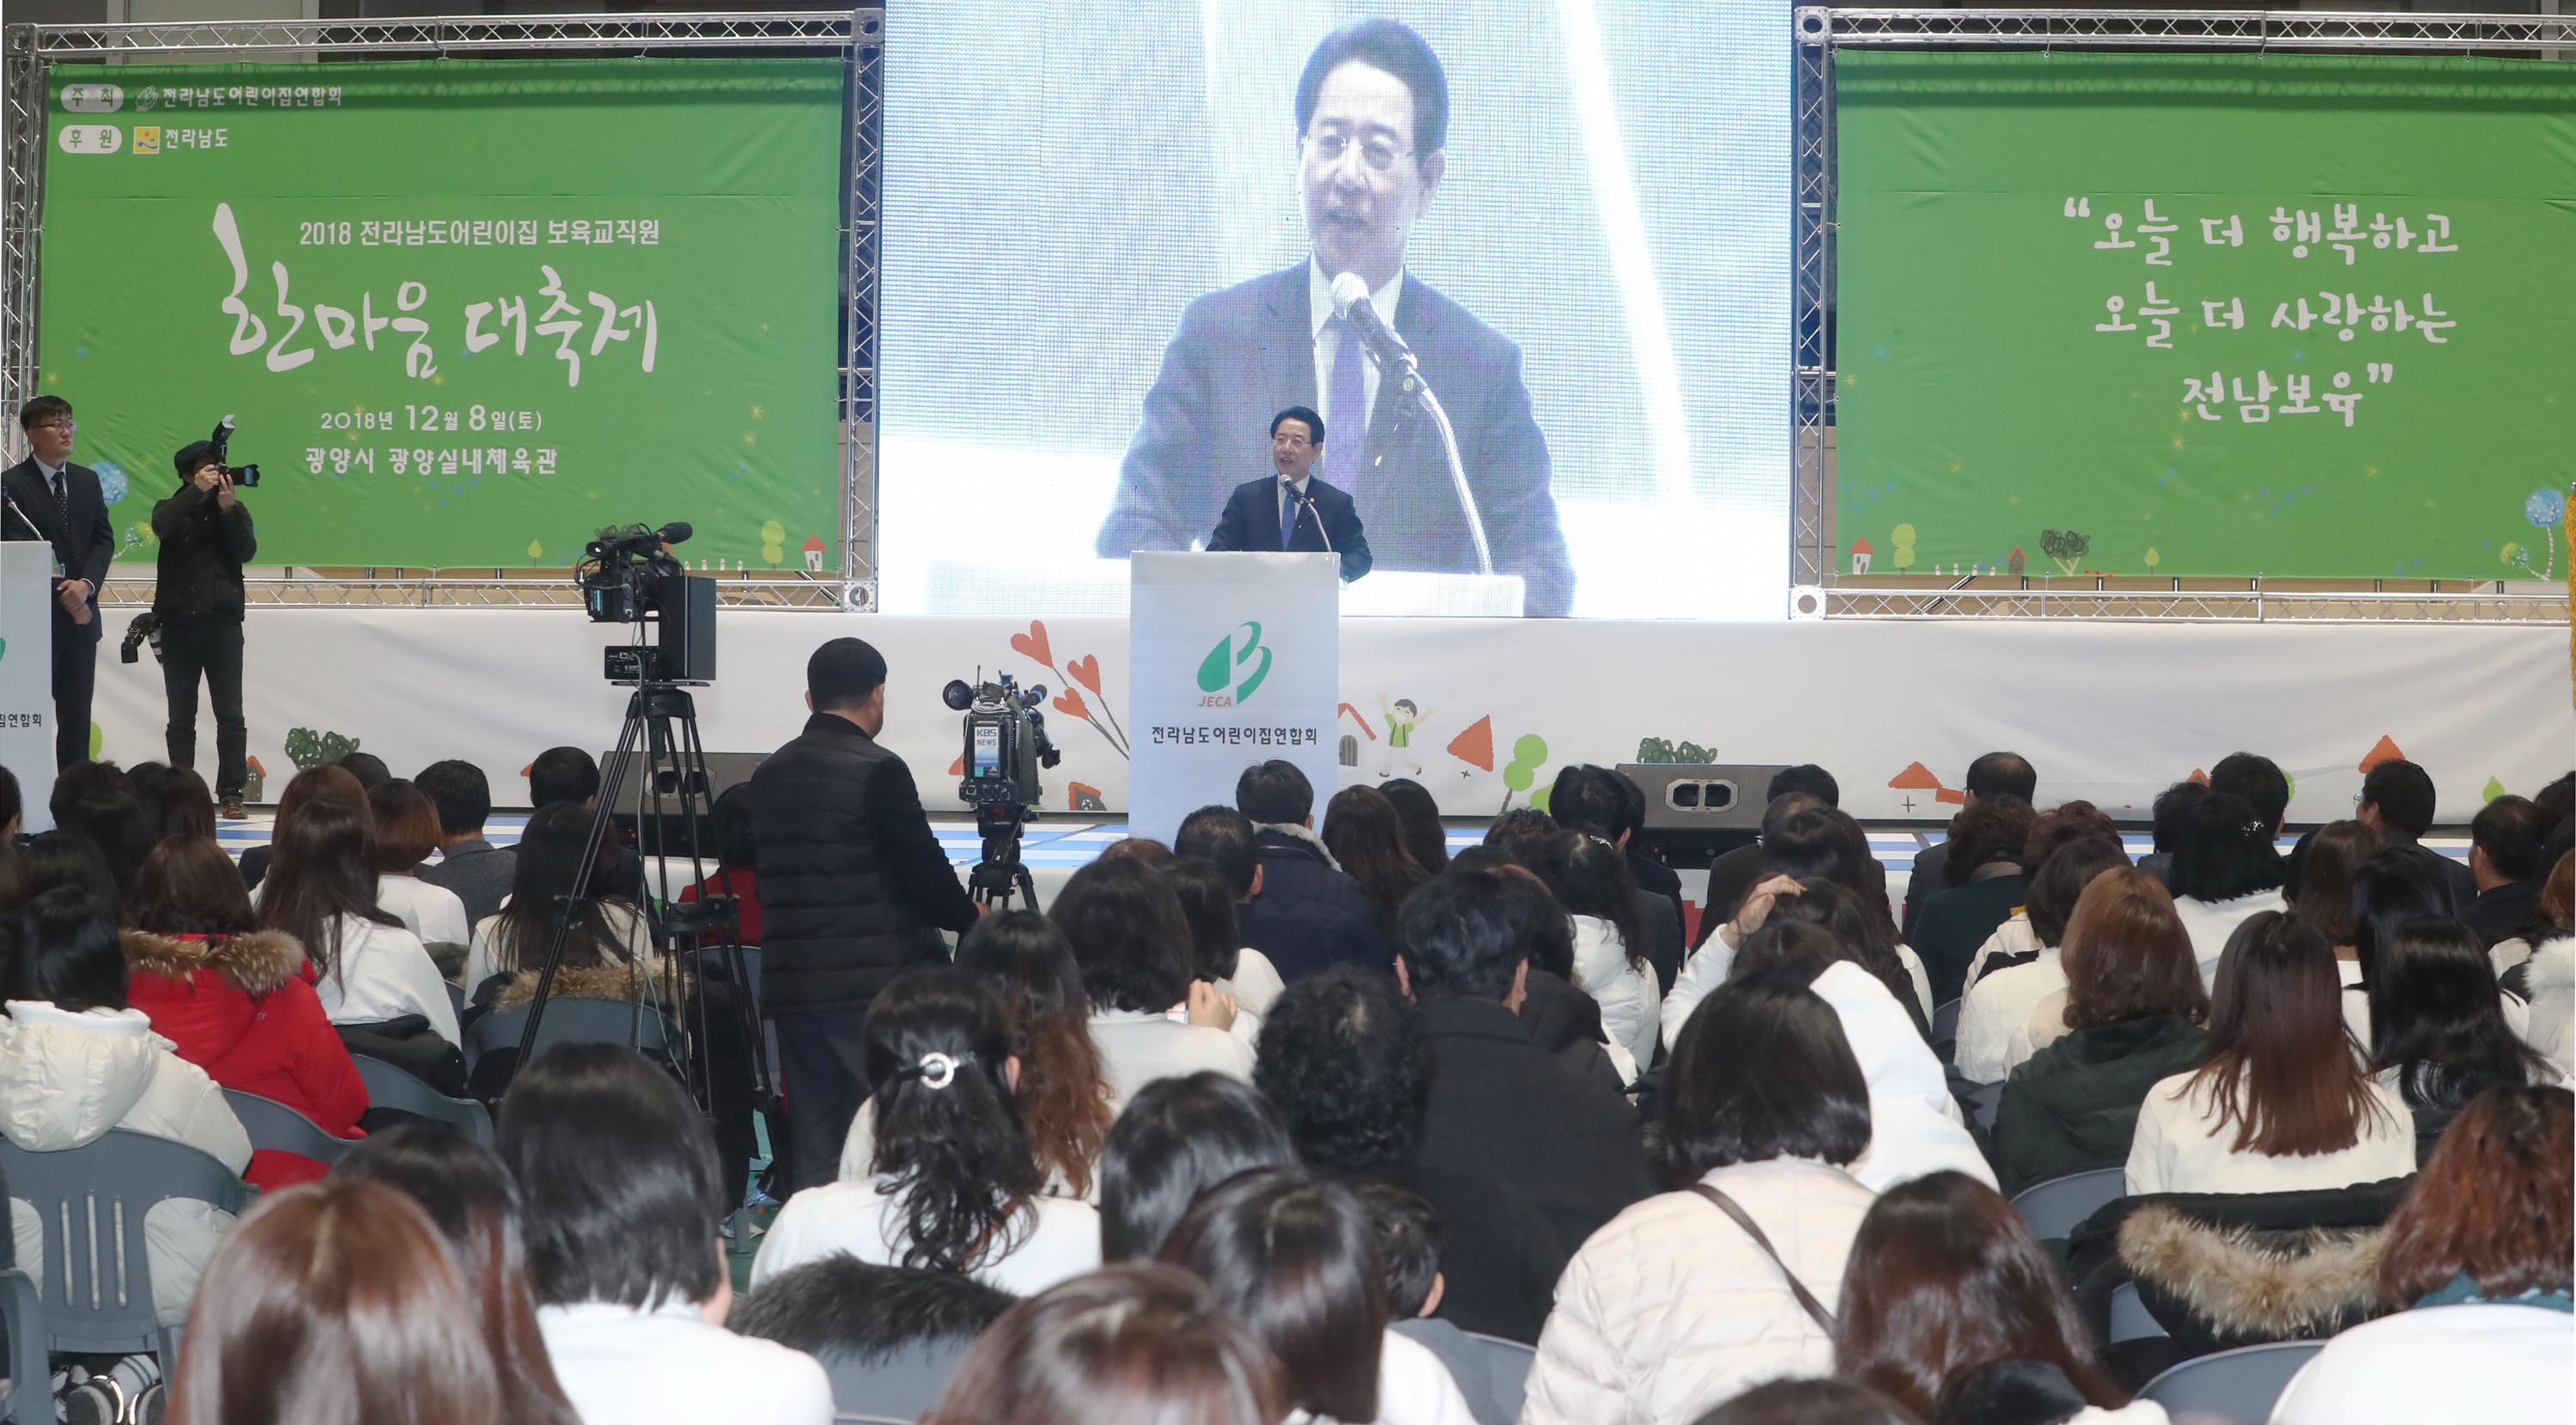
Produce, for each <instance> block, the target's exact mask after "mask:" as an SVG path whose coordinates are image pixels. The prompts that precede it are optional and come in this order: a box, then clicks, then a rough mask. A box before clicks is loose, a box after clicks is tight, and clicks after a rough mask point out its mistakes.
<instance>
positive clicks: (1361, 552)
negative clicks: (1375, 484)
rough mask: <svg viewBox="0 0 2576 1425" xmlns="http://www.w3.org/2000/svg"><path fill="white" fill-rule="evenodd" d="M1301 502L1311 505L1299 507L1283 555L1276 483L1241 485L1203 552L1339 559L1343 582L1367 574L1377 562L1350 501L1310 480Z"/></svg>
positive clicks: (1265, 480)
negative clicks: (1335, 556) (1334, 556)
mask: <svg viewBox="0 0 2576 1425" xmlns="http://www.w3.org/2000/svg"><path fill="white" fill-rule="evenodd" d="M1306 498H1307V499H1309V500H1311V501H1313V502H1314V503H1313V504H1312V505H1311V506H1305V505H1301V506H1299V507H1298V510H1297V529H1296V537H1295V538H1294V539H1291V540H1290V541H1288V544H1287V547H1286V548H1285V549H1282V548H1281V547H1280V544H1279V482H1278V480H1276V479H1273V478H1268V477H1265V478H1263V479H1259V480H1246V481H1244V482H1243V483H1242V484H1240V485H1237V486H1235V487H1234V493H1233V494H1232V495H1230V496H1228V497H1226V502H1225V513H1224V514H1222V515H1219V516H1217V521H1216V532H1215V533H1213V534H1211V535H1209V536H1208V542H1207V547H1208V548H1210V549H1212V550H1235V549H1240V550H1248V551H1251V552H1253V553H1256V554H1278V553H1286V554H1324V553H1332V554H1338V555H1340V556H1341V557H1342V577H1343V578H1344V579H1356V578H1358V577H1360V576H1361V575H1362V574H1365V573H1367V572H1368V571H1369V566H1370V565H1371V564H1374V563H1376V562H1377V561H1376V557H1375V556H1373V555H1371V554H1370V553H1369V543H1368V531H1367V530H1365V529H1362V528H1361V527H1360V512H1359V509H1358V507H1357V506H1355V505H1353V504H1352V503H1351V497H1350V495H1349V494H1348V493H1346V492H1344V491H1341V490H1337V489H1335V488H1334V487H1332V486H1331V485H1328V484H1326V483H1324V481H1323V480H1322V479H1320V478H1318V477H1316V476H1313V475H1309V476H1307V477H1306ZM1327 540H1330V541H1331V548H1330V549H1329V550H1327V549H1326V547H1325V541H1327Z"/></svg>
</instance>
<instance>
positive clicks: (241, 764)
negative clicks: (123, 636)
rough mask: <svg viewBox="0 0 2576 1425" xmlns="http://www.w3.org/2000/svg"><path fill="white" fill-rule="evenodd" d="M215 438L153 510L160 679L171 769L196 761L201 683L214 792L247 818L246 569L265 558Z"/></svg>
mask: <svg viewBox="0 0 2576 1425" xmlns="http://www.w3.org/2000/svg"><path fill="white" fill-rule="evenodd" d="M223 457H224V452H223V450H222V448H221V447H220V446H218V445H216V444H215V443H214V442H212V441H204V440H200V441H192V442H190V443H189V444H188V445H186V446H183V447H181V449H180V451H179V453H178V455H177V456H175V457H173V458H172V462H171V463H172V464H174V465H176V466H177V467H178V471H179V489H178V491H177V492H176V493H175V494H173V495H171V496H170V498H168V499H166V500H163V501H162V502H161V503H159V504H157V505H154V506H153V507H152V533H153V534H154V535H155V536H157V537H158V538H159V539H160V541H161V558H160V582H159V584H158V586H157V587H156V588H155V589H154V590H153V594H152V613H153V616H154V617H155V618H157V619H159V620H160V623H161V631H160V634H159V637H158V640H157V644H158V648H159V651H160V655H161V682H162V687H163V689H164V690H165V691H166V692H167V693H168V694H169V698H170V727H169V746H170V765H171V766H173V767H189V766H193V765H195V763H196V760H197V682H198V680H199V679H200V678H203V679H204V680H205V684H206V690H207V693H208V695H209V696H210V697H211V698H212V699H213V701H214V705H215V795H216V796H217V797H219V798H221V799H222V802H223V816H224V819H225V820H227V821H239V820H240V819H241V818H242V816H243V814H244V813H243V811H242V787H243V785H244V783H245V782H247V781H248V779H249V768H248V766H247V763H246V760H245V754H246V744H247V742H248V732H247V730H246V729H245V728H244V726H243V723H242V602H243V600H242V566H243V565H244V564H247V563H249V562H250V559H251V556H252V555H254V554H256V553H258V551H259V540H258V538H257V536H256V535H254V534H253V533H252V530H251V521H250V509H249V507H248V506H246V505H244V504H243V503H242V502H241V496H240V495H239V493H238V492H237V491H235V489H234V476H235V473H236V472H234V471H233V470H231V469H230V468H229V467H227V466H226V465H225V464H224V458H223Z"/></svg>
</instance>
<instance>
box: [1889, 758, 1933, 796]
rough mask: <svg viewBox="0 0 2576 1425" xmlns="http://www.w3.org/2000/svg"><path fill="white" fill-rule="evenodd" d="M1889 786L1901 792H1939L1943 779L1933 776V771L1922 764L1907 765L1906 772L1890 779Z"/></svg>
mask: <svg viewBox="0 0 2576 1425" xmlns="http://www.w3.org/2000/svg"><path fill="white" fill-rule="evenodd" d="M1887 784H1888V785H1889V786H1890V787H1893V788H1895V789H1896V790H1898V791H1900V792H1937V791H1939V790H1941V779H1940V778H1938V777H1935V776H1933V775H1932V769H1931V768H1929V767H1926V766H1924V765H1923V764H1922V763H1920V762H1908V763H1906V764H1905V770H1904V771H1902V772H1899V773H1897V774H1896V775H1895V776H1893V777H1890V778H1888V779H1887Z"/></svg>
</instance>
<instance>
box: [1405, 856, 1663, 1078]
mask: <svg viewBox="0 0 2576 1425" xmlns="http://www.w3.org/2000/svg"><path fill="white" fill-rule="evenodd" d="M1532 859H1533V860H1534V861H1535V862H1536V863H1537V864H1535V865H1533V866H1531V867H1529V869H1530V870H1532V871H1534V872H1536V873H1537V874H1538V878H1539V879H1540V880H1541V881H1542V882H1544V883H1546V885H1547V889H1548V893H1549V894H1551V895H1553V896H1555V897H1556V903H1557V904H1558V905H1561V906H1563V907H1565V913H1566V914H1567V915H1569V916H1571V917H1573V919H1574V984H1575V987H1576V988H1578V989H1580V990H1582V991H1583V992H1584V993H1585V994H1588V995H1590V996H1592V998H1593V999H1594V1001H1596V1002H1597V1003H1598V1004H1599V1005H1600V1006H1601V1029H1602V1032H1603V1033H1605V1034H1607V1035H1608V1036H1609V1038H1610V1042H1611V1043H1613V1044H1616V1045H1618V1046H1619V1048H1620V1049H1621V1051H1622V1052H1624V1053H1625V1054H1626V1055H1627V1057H1628V1062H1627V1063H1625V1064H1621V1065H1619V1068H1620V1071H1621V1080H1622V1082H1630V1081H1633V1080H1635V1078H1636V1077H1637V1074H1638V1073H1639V1072H1640V1071H1642V1070H1644V1069H1646V1068H1648V1067H1649V1066H1651V1065H1652V1064H1653V1063H1654V1061H1655V1044H1656V1042H1657V1040H1658V1039H1660V1038H1661V1037H1662V1025H1661V1023H1660V1022H1659V1020H1658V1017H1657V1013H1656V1011H1657V1009H1658V1008H1659V1005H1658V999H1659V996H1658V995H1657V994H1656V988H1657V984H1656V980H1655V973H1654V969H1653V967H1651V966H1649V965H1648V964H1647V963H1646V933H1645V923H1644V916H1643V915H1642V913H1641V911H1642V907H1641V906H1640V905H1639V902H1638V895H1637V880H1636V877H1635V876H1634V875H1633V874H1631V873H1630V872H1629V870H1628V857H1627V854H1626V853H1625V852H1622V851H1621V850H1620V849H1619V848H1618V847H1616V846H1613V845H1611V844H1610V843H1609V842H1607V841H1604V840H1602V839H1601V838H1599V837H1597V836H1587V835H1584V834H1583V833H1581V832H1574V831H1564V832H1559V833H1557V834H1556V835H1555V836H1553V837H1550V838H1549V839H1548V840H1547V841H1546V842H1545V843H1543V844H1542V845H1541V846H1540V847H1539V849H1538V853H1537V854H1536V855H1535V856H1534V857H1533V858H1532ZM1389 943H1390V944H1391V943H1393V941H1392V937H1390V940H1389ZM1614 1062H1615V1060H1614Z"/></svg>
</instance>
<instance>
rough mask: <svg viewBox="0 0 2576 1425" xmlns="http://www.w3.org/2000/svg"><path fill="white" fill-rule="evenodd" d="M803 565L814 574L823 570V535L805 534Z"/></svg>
mask: <svg viewBox="0 0 2576 1425" xmlns="http://www.w3.org/2000/svg"><path fill="white" fill-rule="evenodd" d="M805 567H806V568H807V569H808V570H810V571H812V572H813V573H816V574H820V573H822V572H823V536H821V535H819V534H809V535H807V536H805Z"/></svg>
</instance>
